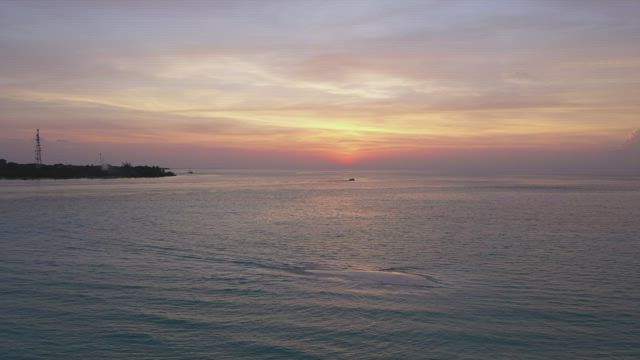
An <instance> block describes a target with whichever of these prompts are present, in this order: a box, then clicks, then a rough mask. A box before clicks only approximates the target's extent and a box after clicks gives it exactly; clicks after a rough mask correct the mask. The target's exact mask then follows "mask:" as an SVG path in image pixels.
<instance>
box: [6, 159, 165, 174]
mask: <svg viewBox="0 0 640 360" xmlns="http://www.w3.org/2000/svg"><path fill="white" fill-rule="evenodd" d="M164 176H176V174H174V173H173V172H171V171H168V170H167V169H166V168H161V167H159V166H133V165H131V164H129V163H124V164H122V165H121V166H111V165H67V164H55V165H44V164H17V163H14V162H7V161H6V160H4V159H0V179H2V178H4V179H80V178H87V179H112V178H153V177H164Z"/></svg>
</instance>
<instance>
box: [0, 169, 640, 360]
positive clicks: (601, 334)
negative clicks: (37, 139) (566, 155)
mask: <svg viewBox="0 0 640 360" xmlns="http://www.w3.org/2000/svg"><path fill="white" fill-rule="evenodd" d="M348 177H356V178H357V181H356V182H348V181H344V179H346V178H348ZM0 358H1V359H242V358H245V359H249V358H251V359H284V358H291V359H338V358H339V359H603V358H609V359H638V358H640V180H638V179H573V178H553V179H547V178H500V179H497V178H496V179H464V178H436V177H427V176H422V175H418V174H409V173H400V174H399V173H377V172H359V173H340V172H232V171H219V172H214V171H209V172H208V173H206V174H195V175H183V176H178V177H175V178H162V179H116V180H57V181H56V180H45V181H8V180H0Z"/></svg>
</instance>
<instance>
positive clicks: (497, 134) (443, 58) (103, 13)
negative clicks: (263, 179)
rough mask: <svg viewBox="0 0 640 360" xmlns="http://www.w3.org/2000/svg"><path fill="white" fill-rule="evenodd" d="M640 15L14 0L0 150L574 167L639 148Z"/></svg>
mask: <svg viewBox="0 0 640 360" xmlns="http://www.w3.org/2000/svg"><path fill="white" fill-rule="evenodd" d="M639 19H640V2H639V1H613V0H612V1H560V0H558V1H515V0H507V1H478V0H474V1H425V0H423V1H415V2H414V1H398V0H395V1H347V0H345V1H247V2H242V1H229V2H225V1H206V2H205V1H175V2H168V1H68V2H65V1H33V2H31V1H2V2H0V158H6V159H9V160H12V161H19V162H29V161H33V136H34V132H35V129H36V128H40V129H41V132H42V136H43V139H44V145H43V146H44V156H43V157H44V161H45V162H47V163H53V162H66V163H91V162H94V163H97V162H98V156H99V155H98V154H99V153H102V154H103V155H104V156H105V158H106V159H108V160H109V161H110V162H112V163H119V162H122V161H133V162H139V163H160V164H161V165H163V166H171V167H248V168H252V167H266V168H269V167H292V168H295V167H305V168H313V167H318V168H331V167H338V168H339V167H362V168H376V167H381V168H384V167H402V166H403V165H402V164H406V166H407V167H408V168H421V167H423V166H424V167H429V166H434V167H438V166H440V167H446V165H443V164H446V163H449V164H450V163H451V162H454V161H455V162H456V164H468V165H469V166H472V165H473V164H479V163H487V164H488V163H492V164H496V163H500V164H503V165H504V166H505V167H509V166H516V165H514V164H523V163H527V162H529V164H528V166H529V165H530V166H540V167H546V168H554V167H559V166H566V163H568V162H570V161H571V159H576V157H580V156H593V154H596V153H597V154H604V153H608V154H610V153H611V152H616V151H618V150H619V149H620V148H623V147H625V146H628V147H633V146H635V145H636V143H635V142H637V143H638V144H640V137H639V136H638V135H637V134H636V139H635V140H633V136H634V135H633V133H634V131H635V130H637V129H638V128H640V21H639ZM625 144H626V145H625ZM636 148H637V146H636ZM585 154H587V155H585ZM509 164H511V165H509ZM535 164H537V165H535ZM460 166H462V165H460ZM465 166H466V165H465Z"/></svg>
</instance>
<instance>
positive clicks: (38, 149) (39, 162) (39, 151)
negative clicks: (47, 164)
mask: <svg viewBox="0 0 640 360" xmlns="http://www.w3.org/2000/svg"><path fill="white" fill-rule="evenodd" d="M40 166H42V145H40V129H36V167H40Z"/></svg>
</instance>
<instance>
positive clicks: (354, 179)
mask: <svg viewBox="0 0 640 360" xmlns="http://www.w3.org/2000/svg"><path fill="white" fill-rule="evenodd" d="M348 181H356V178H349V180H348Z"/></svg>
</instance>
